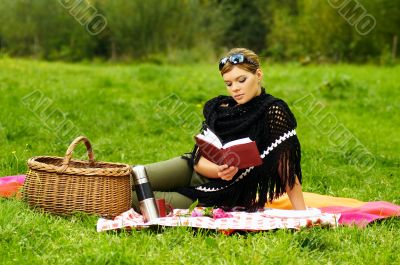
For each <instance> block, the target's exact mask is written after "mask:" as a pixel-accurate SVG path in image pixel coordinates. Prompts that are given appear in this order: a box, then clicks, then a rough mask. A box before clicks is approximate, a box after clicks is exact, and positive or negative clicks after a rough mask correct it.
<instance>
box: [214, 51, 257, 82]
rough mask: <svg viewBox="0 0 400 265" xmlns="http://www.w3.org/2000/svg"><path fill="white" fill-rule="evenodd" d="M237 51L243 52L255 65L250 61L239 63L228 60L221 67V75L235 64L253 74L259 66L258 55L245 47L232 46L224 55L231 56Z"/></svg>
mask: <svg viewBox="0 0 400 265" xmlns="http://www.w3.org/2000/svg"><path fill="white" fill-rule="evenodd" d="M237 53H241V54H243V55H244V56H245V57H246V58H247V59H249V60H251V61H253V62H255V63H256V64H257V65H254V64H252V63H247V62H244V63H240V64H232V63H231V62H230V61H229V60H228V61H227V62H226V64H225V65H224V66H223V67H222V69H221V75H224V74H225V73H227V72H229V71H231V70H232V68H233V67H234V66H237V67H239V68H241V69H243V70H245V71H247V72H250V73H253V74H255V73H256V71H257V69H258V68H260V59H259V58H258V55H257V54H256V53H255V52H253V51H252V50H249V49H246V48H233V49H231V50H230V51H229V52H228V53H227V54H226V55H225V56H224V57H229V56H231V55H233V54H237Z"/></svg>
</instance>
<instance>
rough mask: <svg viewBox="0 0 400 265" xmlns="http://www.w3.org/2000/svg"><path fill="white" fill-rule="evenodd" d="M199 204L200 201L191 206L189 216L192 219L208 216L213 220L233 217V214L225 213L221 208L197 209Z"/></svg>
mask: <svg viewBox="0 0 400 265" xmlns="http://www.w3.org/2000/svg"><path fill="white" fill-rule="evenodd" d="M198 203H199V201H198V200H196V201H195V202H193V203H192V205H190V207H189V216H191V217H199V216H207V217H211V218H213V219H220V218H229V217H233V215H232V214H230V213H227V212H225V211H224V210H222V209H221V208H214V207H196V206H197V204H198Z"/></svg>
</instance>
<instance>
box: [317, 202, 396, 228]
mask: <svg viewBox="0 0 400 265" xmlns="http://www.w3.org/2000/svg"><path fill="white" fill-rule="evenodd" d="M319 209H320V210H321V211H322V212H325V213H340V214H341V217H340V219H339V224H343V225H350V224H353V223H354V224H356V225H357V226H359V227H365V226H366V225H367V224H369V223H371V222H373V221H375V220H378V219H383V218H388V217H392V216H397V217H399V216H400V206H398V205H396V204H393V203H390V202H385V201H376V202H367V203H365V204H364V205H362V206H359V207H347V206H328V207H322V208H319Z"/></svg>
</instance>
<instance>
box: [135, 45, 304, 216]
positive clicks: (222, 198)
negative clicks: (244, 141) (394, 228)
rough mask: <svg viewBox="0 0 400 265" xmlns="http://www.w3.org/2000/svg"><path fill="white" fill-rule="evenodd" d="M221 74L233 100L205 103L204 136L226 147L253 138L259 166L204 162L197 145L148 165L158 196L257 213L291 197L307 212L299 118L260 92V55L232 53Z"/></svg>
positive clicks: (183, 205)
mask: <svg viewBox="0 0 400 265" xmlns="http://www.w3.org/2000/svg"><path fill="white" fill-rule="evenodd" d="M219 71H220V73H221V76H222V78H223V80H224V82H225V85H226V89H227V92H228V94H229V96H224V95H220V96H217V97H214V98H212V99H210V100H209V101H207V102H206V103H205V105H204V109H203V114H204V122H203V126H202V128H201V130H200V132H204V131H206V130H208V131H211V132H213V133H215V135H216V136H217V137H218V138H219V139H220V140H221V142H222V143H227V142H230V141H233V140H236V139H241V138H245V137H249V138H250V139H251V140H252V141H255V143H256V146H257V148H258V151H259V155H260V158H261V160H262V161H261V164H260V163H257V165H254V166H250V167H247V168H242V169H239V168H238V167H236V166H235V165H228V164H223V163H221V161H220V160H219V161H212V159H207V158H206V157H210V156H207V149H206V148H204V146H201V145H199V144H197V143H196V144H195V145H194V148H193V150H192V152H190V153H185V154H183V155H182V156H179V157H175V158H173V159H169V160H166V161H161V162H157V163H152V164H148V165H145V169H146V173H147V176H148V178H149V181H150V183H151V185H152V187H153V190H154V191H155V192H154V193H155V197H156V198H164V199H165V200H166V201H167V202H168V203H169V204H171V205H172V206H173V207H175V208H188V207H189V206H190V204H192V203H193V201H195V200H198V201H199V203H200V204H201V205H203V206H218V207H227V208H231V207H235V206H239V207H244V208H245V209H247V210H249V211H255V210H257V209H260V208H263V207H264V205H265V203H266V202H268V201H270V202H271V201H272V200H274V199H276V198H278V197H279V196H281V195H283V194H284V193H287V194H288V196H289V199H290V201H291V203H292V206H293V209H296V210H304V209H306V207H305V203H304V199H303V193H302V189H301V180H302V174H301V167H300V159H301V151H300V143H299V141H298V138H297V136H296V131H295V128H296V126H297V124H296V119H295V117H294V116H293V114H292V112H291V111H290V109H289V107H288V106H287V104H286V103H285V102H284V101H283V100H280V99H278V98H275V97H273V96H271V95H269V94H267V93H266V91H265V89H264V88H263V87H262V85H261V81H262V78H263V72H262V70H261V68H260V62H259V58H258V56H257V55H256V54H255V53H254V52H252V51H251V50H248V49H244V48H235V49H232V50H231V51H229V52H228V53H227V54H226V56H225V57H223V58H222V59H221V61H220V63H219ZM238 159H239V160H240V157H238ZM133 197H134V199H133V204H134V206H135V207H136V208H137V206H138V202H137V198H136V196H135V195H134V196H133Z"/></svg>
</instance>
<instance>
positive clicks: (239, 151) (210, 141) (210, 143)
mask: <svg viewBox="0 0 400 265" xmlns="http://www.w3.org/2000/svg"><path fill="white" fill-rule="evenodd" d="M194 138H195V140H196V143H197V145H198V147H199V150H200V154H201V155H202V156H204V157H205V158H206V159H208V160H210V161H211V162H213V163H215V164H217V165H223V164H227V165H228V166H236V167H238V168H239V169H242V168H248V167H251V166H258V165H261V164H262V160H261V158H260V153H259V151H258V148H257V145H256V142H254V141H252V140H251V139H250V138H249V137H246V138H241V139H237V140H234V141H230V142H227V143H225V144H222V142H221V139H219V138H218V136H217V135H216V134H215V133H214V132H213V131H211V130H210V129H209V128H207V129H205V130H204V131H203V133H200V134H198V135H196V136H195V137H194Z"/></svg>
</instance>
